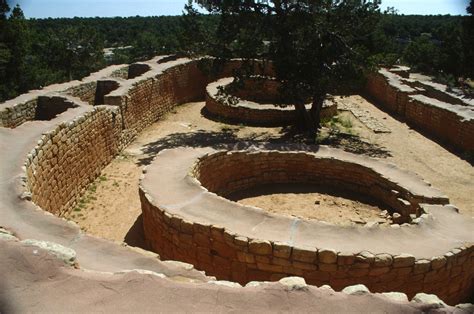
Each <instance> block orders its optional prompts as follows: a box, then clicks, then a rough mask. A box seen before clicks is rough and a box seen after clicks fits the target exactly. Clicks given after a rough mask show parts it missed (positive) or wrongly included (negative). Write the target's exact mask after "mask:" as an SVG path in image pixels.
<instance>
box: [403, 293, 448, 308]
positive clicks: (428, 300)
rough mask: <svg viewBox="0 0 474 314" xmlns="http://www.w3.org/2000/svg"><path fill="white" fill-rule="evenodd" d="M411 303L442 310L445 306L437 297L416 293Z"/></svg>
mask: <svg viewBox="0 0 474 314" xmlns="http://www.w3.org/2000/svg"><path fill="white" fill-rule="evenodd" d="M411 302H413V303H423V304H426V305H428V306H429V307H430V308H432V309H439V308H443V307H445V306H446V303H444V302H443V301H442V300H440V298H438V296H436V295H434V294H427V293H418V294H417V295H415V296H414V297H413V299H412V300H411Z"/></svg>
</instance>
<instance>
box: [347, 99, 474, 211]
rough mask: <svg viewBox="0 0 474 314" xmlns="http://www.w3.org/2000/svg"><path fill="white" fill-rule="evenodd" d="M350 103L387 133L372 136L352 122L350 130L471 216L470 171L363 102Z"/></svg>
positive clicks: (473, 171)
mask: <svg viewBox="0 0 474 314" xmlns="http://www.w3.org/2000/svg"><path fill="white" fill-rule="evenodd" d="M350 101H353V102H355V103H356V104H357V105H358V106H360V107H361V108H363V109H364V110H366V111H367V113H368V114H369V115H371V116H373V117H374V118H376V119H377V120H379V121H381V122H382V123H383V124H384V125H385V126H386V127H387V128H388V129H389V130H390V131H391V133H382V134H376V133H373V132H371V131H369V130H368V129H367V128H365V127H364V126H361V124H360V123H358V122H357V121H356V120H355V119H353V120H352V121H353V123H354V129H355V130H356V132H357V133H359V135H360V136H361V137H363V138H365V139H367V140H368V141H370V142H372V143H375V144H378V145H380V146H382V147H385V148H387V149H388V150H389V152H390V154H391V155H392V156H389V157H388V158H387V160H388V161H390V162H393V163H394V164H395V165H397V167H399V168H404V169H407V170H410V171H413V172H415V173H417V174H418V175H420V176H421V177H422V178H423V179H425V180H426V181H428V182H430V183H431V184H432V185H433V186H434V187H436V188H438V189H440V190H441V191H443V192H444V193H445V194H446V195H447V196H448V197H449V198H450V200H451V203H452V204H454V205H456V206H457V207H458V208H459V209H460V211H461V213H463V214H466V215H470V216H472V215H473V214H474V195H473V192H474V167H472V166H471V165H470V164H469V163H468V162H467V161H465V160H463V159H461V158H459V157H457V156H456V155H454V154H452V153H451V152H449V151H448V150H446V149H445V148H443V147H442V146H440V145H439V144H437V143H436V142H433V141H432V140H429V139H427V138H426V137H424V136H423V135H421V134H420V133H418V132H417V131H415V130H413V129H411V128H410V127H408V126H407V125H406V124H405V123H401V122H400V121H398V120H396V119H394V118H392V117H391V116H390V115H389V114H387V113H385V112H383V111H381V110H380V109H379V108H377V107H376V106H374V105H373V104H371V103H370V102H368V101H367V100H365V99H364V98H362V97H360V96H351V97H350Z"/></svg>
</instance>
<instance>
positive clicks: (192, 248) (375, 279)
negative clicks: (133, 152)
mask: <svg viewBox="0 0 474 314" xmlns="http://www.w3.org/2000/svg"><path fill="white" fill-rule="evenodd" d="M169 154H170V156H173V157H172V158H174V159H176V158H177V155H176V154H174V153H172V152H170V153H169ZM200 156H202V157H200V158H202V160H201V161H198V162H197V164H195V167H194V168H193V167H191V169H190V172H189V175H196V178H198V179H199V180H201V182H202V184H203V186H204V187H205V188H207V189H208V190H209V191H210V192H217V193H219V194H221V193H222V194H226V193H230V192H232V191H235V190H238V189H242V188H248V187H252V186H254V185H255V184H259V183H265V182H275V181H277V182H288V181H291V182H294V181H297V182H300V180H302V181H304V182H313V183H320V184H333V185H338V186H341V185H342V186H344V187H349V185H350V184H349V183H351V184H352V185H353V186H352V187H351V188H352V189H355V190H358V191H360V192H361V193H368V194H370V195H372V196H373V197H376V198H379V199H380V200H383V201H384V202H387V203H389V204H391V205H392V206H396V204H395V203H393V199H396V196H401V195H404V193H405V197H406V198H407V199H410V202H413V204H416V203H417V202H425V203H435V204H436V203H445V202H446V201H447V200H446V199H443V198H442V197H439V196H436V195H432V196H425V197H423V196H421V195H418V196H417V197H416V198H415V197H413V195H411V196H410V195H409V194H410V193H407V191H406V190H405V191H403V189H402V190H401V189H400V186H394V185H393V183H389V182H387V181H386V180H387V177H386V174H385V175H380V174H376V173H373V172H371V171H367V169H365V170H363V169H361V167H360V166H358V165H355V164H354V165H351V164H347V163H345V164H344V163H340V162H338V161H335V160H331V159H327V160H319V162H316V163H314V162H315V159H313V160H312V162H310V160H305V158H307V157H305V156H304V153H290V152H286V153H269V152H247V153H238V152H234V153H232V152H231V153H225V152H224V153H217V154H211V155H209V156H207V155H206V154H204V155H200ZM257 156H258V157H259V158H256V157H257ZM295 156H297V158H296V159H295ZM260 157H261V158H260ZM163 158H165V157H163ZM301 158H303V159H301ZM309 158H311V157H309ZM336 159H337V158H336ZM168 160H169V159H167V160H166V161H168ZM183 160H186V163H188V164H189V157H184V158H183ZM156 162H158V160H157V161H155V163H156ZM159 162H160V163H163V162H164V160H162V158H159ZM182 162H183V161H180V160H177V161H175V163H177V165H178V163H179V166H177V165H176V166H173V165H169V164H167V167H171V168H172V167H180V168H183V170H184V168H185V166H183V164H182ZM165 164H166V162H165ZM185 165H186V164H185ZM163 170H164V169H163V168H162V167H159V170H158V169H157V168H153V167H152V168H151V169H150V167H148V168H147V170H146V174H145V176H144V179H143V180H145V179H146V178H147V177H149V176H153V177H155V175H153V174H154V173H155V171H159V176H160V177H164V178H166V179H163V182H165V181H166V182H167V184H169V185H170V186H171V187H172V188H173V189H178V191H175V192H173V193H176V194H178V193H181V194H182V195H183V196H185V197H186V199H185V200H184V199H183V200H182V201H183V203H179V200H178V198H175V197H174V196H168V194H169V193H171V192H170V190H168V189H167V188H159V187H158V186H154V187H152V186H151V185H150V182H152V181H153V182H155V179H150V180H151V181H147V183H144V182H143V180H142V182H141V184H140V199H141V204H142V212H143V224H144V230H145V237H146V240H147V243H148V244H149V245H150V246H151V248H152V249H153V250H154V251H155V252H157V253H159V254H160V256H161V257H162V258H163V259H173V260H180V261H184V262H187V263H191V264H193V265H195V266H196V268H198V269H200V270H205V271H206V273H207V274H209V275H214V276H216V277H217V278H218V279H224V280H232V281H237V282H239V283H241V284H245V283H247V282H249V281H254V280H258V281H268V280H270V281H276V280H279V279H280V278H283V277H286V276H301V277H303V278H305V280H306V281H307V282H308V283H310V284H313V285H317V286H321V285H324V284H329V285H331V287H333V288H334V289H336V290H341V289H343V288H344V287H345V286H347V285H352V284H357V283H361V284H364V285H366V286H367V287H369V289H370V290H371V291H375V292H384V291H401V292H404V293H406V294H408V295H409V296H413V295H415V294H416V293H418V292H426V293H434V294H436V295H438V296H439V297H440V298H442V299H443V300H445V301H446V302H448V303H450V304H455V303H458V302H461V301H466V300H467V298H468V297H469V296H470V295H471V293H472V292H473V283H472V280H473V277H474V264H473V263H474V246H472V244H469V245H467V244H466V245H467V246H459V247H453V248H452V249H451V250H450V251H448V252H446V253H445V254H444V255H442V256H432V257H422V258H421V257H416V256H414V255H412V254H405V253H403V250H401V251H400V252H399V254H394V253H393V250H392V249H391V248H390V247H391V246H392V245H393V244H392V243H393V242H392V241H405V240H407V241H417V240H415V237H413V238H410V237H408V238H407V239H403V238H405V236H400V235H401V234H402V233H404V231H403V230H404V229H405V228H408V229H409V230H412V229H411V228H425V227H420V226H422V225H423V224H424V222H423V221H422V220H421V221H420V220H419V219H418V220H417V221H415V222H416V223H417V224H419V225H413V226H410V225H408V224H404V225H403V226H401V227H400V226H398V225H397V227H399V229H397V230H399V231H396V232H397V233H400V235H399V236H397V235H395V234H394V233H393V232H392V229H393V228H390V227H388V228H386V230H387V231H386V232H387V234H386V237H384V236H383V232H384V231H383V230H380V232H377V233H374V234H373V235H371V231H370V230H371V229H370V228H362V229H361V230H360V233H359V231H356V230H353V231H351V232H350V233H353V235H354V236H353V237H352V238H351V236H349V235H348V238H347V239H346V241H349V242H350V243H354V244H355V243H359V244H360V243H362V246H363V243H365V242H364V241H363V240H362V239H360V238H359V237H367V241H368V242H370V241H373V239H372V240H368V239H370V237H382V238H384V239H385V240H384V242H385V249H383V250H382V251H378V252H377V251H375V250H374V251H372V250H366V251H359V252H357V253H355V254H354V253H350V251H346V250H339V249H337V248H331V246H329V248H328V246H327V247H326V248H325V247H324V246H322V247H314V246H311V245H310V244H301V240H300V244H298V245H295V244H291V243H290V242H291V240H290V242H286V241H280V240H276V238H279V237H281V238H284V237H286V235H285V234H286V233H287V232H289V230H291V229H294V230H293V231H291V233H292V234H294V237H297V238H299V239H301V238H302V237H304V236H303V235H302V234H303V233H305V232H307V231H309V229H307V228H315V231H314V233H315V234H316V233H317V230H318V229H322V230H324V229H326V228H327V226H321V225H314V226H313V225H305V227H301V228H303V229H301V230H297V229H296V228H297V227H299V224H301V222H298V220H297V219H296V220H294V221H293V222H288V223H285V224H283V225H286V226H288V227H282V225H281V223H277V222H278V221H281V220H282V219H283V220H284V218H277V217H275V218H273V217H272V215H269V214H263V213H261V212H256V210H255V209H250V208H248V207H246V206H242V205H239V204H237V203H233V202H223V201H220V200H219V199H218V198H215V197H213V196H212V193H208V192H204V194H201V193H198V192H197V191H195V190H196V188H194V187H193V186H192V185H193V184H192V183H190V181H188V180H183V179H182V175H179V174H178V172H179V173H181V171H183V170H179V171H174V170H169V171H163ZM314 171H316V173H314ZM392 171H393V170H392ZM167 172H173V173H174V172H176V178H180V179H179V180H180V182H182V184H177V182H174V181H173V179H171V180H170V178H169V177H168V175H169V173H167ZM392 174H393V173H392ZM173 176H174V174H173ZM300 176H301V179H300ZM384 176H385V177H384ZM293 179H294V180H293ZM380 180H381V181H380ZM159 181H161V179H160V180H159ZM156 183H157V184H160V186H161V184H163V183H158V182H156ZM364 184H367V185H366V186H365V187H364ZM180 187H181V188H183V189H182V190H179V188H180ZM153 189H158V190H166V192H163V191H161V193H160V192H157V191H153V192H152V190H153ZM393 189H396V190H393ZM192 191H195V192H192ZM382 191H384V192H382ZM163 193H165V194H163ZM385 193H386V194H385ZM391 193H393V194H395V195H396V196H395V197H394V196H393V194H392V195H391ZM155 196H156V197H157V198H158V200H157V199H156V198H155ZM415 199H417V200H415ZM407 203H409V202H406V201H401V202H399V204H400V205H401V206H402V207H401V208H400V207H399V208H400V209H401V210H404V209H403V206H406V205H407ZM400 205H399V206H400ZM224 206H225V208H223V207H224ZM206 207H207V208H206ZM204 208H206V209H209V211H207V210H204ZM211 209H213V210H211ZM397 209H398V208H397ZM443 210H448V209H443ZM244 211H245V213H244ZM211 212H213V214H211ZM238 212H242V215H240V213H238ZM255 215H260V216H261V218H255V217H254V216H255ZM190 217H194V218H190ZM224 217H227V218H224ZM243 217H245V218H244V219H245V220H247V219H249V220H251V219H253V220H252V221H255V223H256V224H255V225H252V224H249V225H248V227H246V228H245V227H243V226H242V225H244V226H245V221H244V220H243ZM249 217H254V218H249ZM422 217H423V219H424V218H425V217H424V216H422ZM226 219H229V223H228V224H227V225H225V226H223V225H224V224H223V223H222V222H220V223H219V224H216V222H215V220H219V221H224V220H226ZM273 219H274V220H273ZM288 219H289V218H288ZM426 219H428V220H427V221H431V219H432V218H429V217H428V218H426ZM433 219H434V220H436V219H439V218H433ZM206 221H208V222H207V223H206ZM232 221H233V222H232ZM272 221H273V222H274V224H272ZM427 223H429V222H427ZM264 225H265V226H267V227H268V228H269V231H266V232H263V231H261V232H260V233H259V234H260V235H262V234H266V235H268V238H260V237H255V235H254V232H253V230H254V229H257V228H258V229H261V228H264V227H262V226H264ZM232 226H233V227H232ZM431 227H432V226H427V228H431ZM458 227H459V228H461V227H460V226H458ZM268 228H267V229H268ZM287 228H289V229H287ZM408 229H406V231H408ZM435 229H436V228H434V229H433V232H437V231H435ZM270 230H273V231H270ZM338 230H339V231H338ZM389 231H390V232H389ZM406 231H405V232H406ZM333 232H336V233H337V232H342V233H347V232H348V229H344V228H339V229H336V228H335V230H334V231H333ZM410 232H412V231H409V232H408V233H410ZM361 233H362V234H365V235H363V236H361ZM323 234H324V231H323ZM356 234H357V236H355V235H356ZM315 236H316V235H315ZM292 237H293V236H290V239H291V238H292ZM320 237H325V236H324V235H320ZM326 237H327V236H326ZM329 237H330V238H331V237H333V236H329ZM396 239H398V240H396ZM328 240H329V239H328ZM381 240H382V239H381ZM319 241H320V242H322V243H324V242H325V241H324V240H322V239H319ZM331 241H332V239H331ZM331 241H327V242H331ZM351 241H353V242H351ZM431 241H436V239H431ZM332 242H333V241H332ZM420 245H422V244H421V243H420ZM343 246H347V245H343ZM348 246H349V247H350V246H351V244H349V245H348ZM407 250H408V248H407Z"/></svg>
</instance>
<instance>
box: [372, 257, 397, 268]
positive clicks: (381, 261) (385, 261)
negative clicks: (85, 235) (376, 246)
mask: <svg viewBox="0 0 474 314" xmlns="http://www.w3.org/2000/svg"><path fill="white" fill-rule="evenodd" d="M392 262H393V258H392V255H390V254H377V255H376V256H375V261H374V266H376V267H383V266H390V265H392Z"/></svg>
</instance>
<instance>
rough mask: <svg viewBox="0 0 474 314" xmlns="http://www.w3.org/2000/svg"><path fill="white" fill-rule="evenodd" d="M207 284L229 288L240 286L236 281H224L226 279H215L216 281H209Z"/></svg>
mask: <svg viewBox="0 0 474 314" xmlns="http://www.w3.org/2000/svg"><path fill="white" fill-rule="evenodd" d="M209 284H211V285H216V286H224V287H229V288H242V286H241V285H240V284H238V283H237V282H232V281H226V280H216V281H209Z"/></svg>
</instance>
